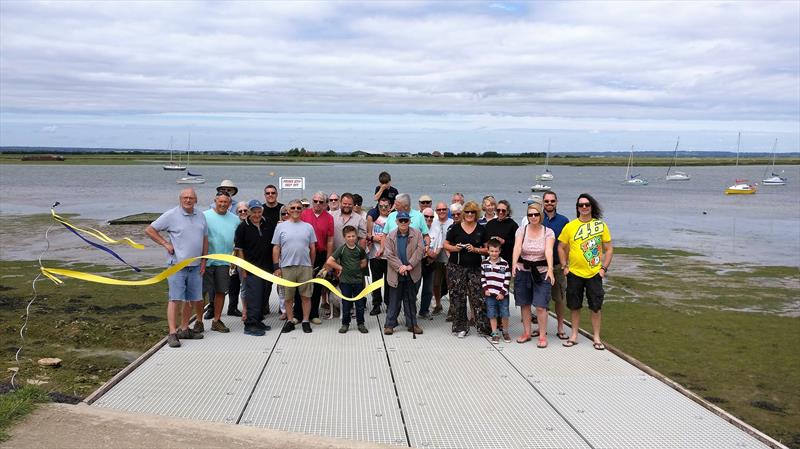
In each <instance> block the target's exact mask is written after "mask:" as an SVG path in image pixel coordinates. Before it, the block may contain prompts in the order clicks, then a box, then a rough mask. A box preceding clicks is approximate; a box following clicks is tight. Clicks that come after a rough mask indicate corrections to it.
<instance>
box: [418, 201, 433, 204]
mask: <svg viewBox="0 0 800 449" xmlns="http://www.w3.org/2000/svg"><path fill="white" fill-rule="evenodd" d="M419 204H431V201H420V202H419Z"/></svg>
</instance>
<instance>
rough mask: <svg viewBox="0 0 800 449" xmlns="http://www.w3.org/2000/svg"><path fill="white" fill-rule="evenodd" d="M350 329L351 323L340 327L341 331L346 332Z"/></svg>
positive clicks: (341, 332)
mask: <svg viewBox="0 0 800 449" xmlns="http://www.w3.org/2000/svg"><path fill="white" fill-rule="evenodd" d="M348 329H350V325H349V324H342V327H340V328H339V333H340V334H346V333H347V330H348Z"/></svg>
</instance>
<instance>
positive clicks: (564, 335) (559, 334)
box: [556, 332, 569, 340]
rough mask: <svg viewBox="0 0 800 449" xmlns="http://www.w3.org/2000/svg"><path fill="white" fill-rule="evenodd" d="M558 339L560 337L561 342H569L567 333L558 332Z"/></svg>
mask: <svg viewBox="0 0 800 449" xmlns="http://www.w3.org/2000/svg"><path fill="white" fill-rule="evenodd" d="M556 337H558V339H559V340H569V337H568V336H567V333H566V332H557V333H556Z"/></svg>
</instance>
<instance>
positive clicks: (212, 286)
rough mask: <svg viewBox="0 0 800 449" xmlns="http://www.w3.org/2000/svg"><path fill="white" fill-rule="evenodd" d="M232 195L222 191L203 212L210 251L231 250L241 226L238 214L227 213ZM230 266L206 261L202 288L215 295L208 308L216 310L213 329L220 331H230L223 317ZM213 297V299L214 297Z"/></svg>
mask: <svg viewBox="0 0 800 449" xmlns="http://www.w3.org/2000/svg"><path fill="white" fill-rule="evenodd" d="M230 204H231V197H230V196H228V193H227V192H224V191H222V192H219V193H217V196H216V197H215V198H214V206H215V207H214V209H211V210H207V211H205V212H203V215H205V217H206V224H207V226H208V251H209V253H210V254H232V253H233V236H234V234H236V228H237V227H239V218H238V217H237V216H236V215H234V214H231V213H228V210H229V209H230ZM230 269H231V266H230V264H228V263H227V262H223V261H220V260H210V261H208V262H207V263H206V271H205V273H204V274H203V289H204V290H205V291H207V292H210V294H211V295H213V296H212V297H211V298H209V299H210V301H209V302H210V304H209V305H208V308H209V309H211V310H213V318H214V319H213V321H212V322H211V330H212V331H217V332H230V329H228V328H227V326H225V324H224V323H223V322H222V320H221V319H220V317H221V316H222V306H223V305H224V302H225V293H227V292H228V286H229V285H230ZM212 299H213V300H212Z"/></svg>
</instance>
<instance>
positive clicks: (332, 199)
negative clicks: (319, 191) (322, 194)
mask: <svg viewBox="0 0 800 449" xmlns="http://www.w3.org/2000/svg"><path fill="white" fill-rule="evenodd" d="M328 201H330V202H331V203H335V202H337V201H339V198H328Z"/></svg>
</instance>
